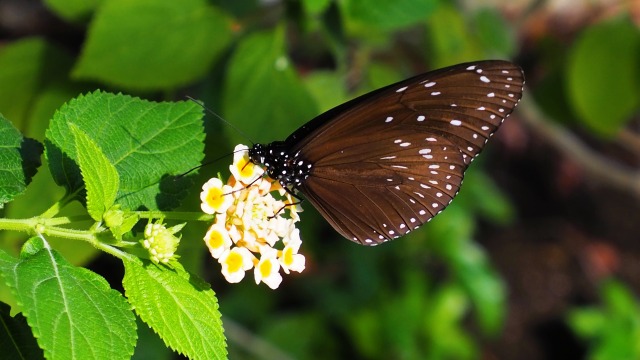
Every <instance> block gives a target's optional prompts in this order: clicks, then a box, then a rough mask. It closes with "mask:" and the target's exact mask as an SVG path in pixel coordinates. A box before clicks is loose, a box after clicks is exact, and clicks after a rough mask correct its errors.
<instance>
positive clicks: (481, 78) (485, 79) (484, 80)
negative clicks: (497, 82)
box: [480, 75, 490, 83]
mask: <svg viewBox="0 0 640 360" xmlns="http://www.w3.org/2000/svg"><path fill="white" fill-rule="evenodd" d="M480 81H482V82H483V83H488V82H490V81H489V78H488V77H486V76H484V75H482V76H480Z"/></svg>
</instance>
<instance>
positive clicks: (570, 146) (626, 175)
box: [519, 98, 640, 198]
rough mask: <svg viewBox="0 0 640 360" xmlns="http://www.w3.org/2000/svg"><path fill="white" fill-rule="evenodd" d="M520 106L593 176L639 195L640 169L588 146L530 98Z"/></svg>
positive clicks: (530, 121)
mask: <svg viewBox="0 0 640 360" xmlns="http://www.w3.org/2000/svg"><path fill="white" fill-rule="evenodd" d="M520 105H521V106H520V107H519V114H520V115H521V117H522V120H523V121H524V122H525V123H526V124H527V125H528V126H529V128H530V129H531V131H533V132H534V133H536V134H538V135H540V136H541V137H543V138H544V139H546V140H547V141H549V142H550V143H551V144H552V145H553V146H555V147H556V148H557V149H558V150H560V151H561V152H562V153H564V154H566V155H567V156H570V157H571V158H572V159H573V160H574V161H576V162H577V163H578V164H580V165H581V166H582V168H583V169H584V170H585V171H586V172H587V173H589V174H590V175H591V176H592V177H593V178H594V179H597V180H599V181H601V182H603V183H607V184H610V185H613V186H616V187H617V188H620V189H623V190H625V191H628V192H630V193H632V194H633V195H635V196H636V197H638V198H640V169H634V168H630V167H627V166H625V165H624V164H620V163H618V162H616V161H615V160H614V159H611V158H607V157H604V156H603V155H601V154H599V153H597V152H595V151H593V150H591V149H590V148H588V147H587V146H586V145H585V144H584V143H583V142H582V141H581V140H580V139H579V138H578V137H577V136H576V135H574V134H573V133H571V132H570V131H569V130H567V129H565V128H563V127H561V126H559V125H556V124H555V123H553V122H552V121H550V120H548V119H546V117H545V115H544V114H543V113H542V111H540V109H539V108H538V107H537V104H536V103H535V102H534V101H533V100H531V99H530V98H529V99H527V100H523V101H522V104H520Z"/></svg>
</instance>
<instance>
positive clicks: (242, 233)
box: [200, 145, 305, 289]
mask: <svg viewBox="0 0 640 360" xmlns="http://www.w3.org/2000/svg"><path fill="white" fill-rule="evenodd" d="M230 170H231V176H230V178H229V181H228V182H227V184H223V183H222V181H221V180H220V179H217V178H213V179H210V180H209V181H207V182H206V183H205V184H204V185H203V186H202V192H201V193H200V200H201V201H202V204H201V207H202V211H204V212H205V213H207V214H216V218H215V221H214V223H213V225H211V227H210V228H209V230H208V231H207V234H206V235H205V237H204V241H205V243H206V244H207V247H208V248H209V251H210V252H211V256H213V257H214V258H216V259H218V262H219V263H220V264H221V265H222V274H223V275H224V277H225V278H226V279H227V281H229V282H230V283H237V282H240V281H241V280H242V279H243V278H244V276H245V272H246V271H249V270H251V269H252V268H253V269H254V270H253V274H254V278H255V281H256V284H259V283H260V282H264V283H265V284H267V285H268V286H269V287H270V288H272V289H275V288H277V287H278V286H279V285H280V283H281V282H282V276H281V275H280V269H281V268H282V270H283V271H284V272H285V273H287V274H288V273H289V271H297V272H302V270H304V267H305V258H304V256H303V255H302V254H298V250H299V249H300V245H301V244H302V240H300V232H299V230H298V229H297V228H296V227H295V223H296V222H298V221H299V220H300V218H299V216H298V212H299V211H301V209H300V207H299V205H293V204H295V203H296V202H297V201H296V199H294V198H292V197H291V196H290V194H289V193H287V192H286V191H285V190H284V189H283V188H282V187H281V186H280V184H279V183H278V182H277V181H274V180H272V179H269V178H266V177H263V173H264V170H263V169H262V168H261V167H259V166H257V165H255V164H253V163H252V162H251V161H250V160H249V152H248V147H247V146H245V145H238V146H236V148H235V155H234V157H233V164H232V165H231V166H230ZM274 194H278V196H277V197H274ZM284 215H287V216H286V217H285V216H284ZM279 242H281V243H282V244H281V245H279V244H278V243H279ZM278 248H280V249H278Z"/></svg>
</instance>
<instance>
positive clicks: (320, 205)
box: [249, 60, 524, 245]
mask: <svg viewBox="0 0 640 360" xmlns="http://www.w3.org/2000/svg"><path fill="white" fill-rule="evenodd" d="M523 85H524V74H523V72H522V69H521V68H520V67H518V66H517V65H515V64H513V63H511V62H508V61H502V60H487V61H477V62H470V63H464V64H458V65H454V66H450V67H446V68H443V69H439V70H435V71H431V72H427V73H424V74H422V75H418V76H415V77H412V78H410V79H407V80H404V81H400V82H398V83H395V84H392V85H389V86H386V87H383V88H381V89H378V90H375V91H373V92H370V93H368V94H365V95H362V96H360V97H357V98H355V99H353V100H351V101H348V102H346V103H344V104H342V105H340V106H337V107H335V108H333V109H331V110H329V111H327V112H325V113H323V114H321V115H319V116H317V117H316V118H314V119H312V120H311V121H309V122H308V123H306V124H305V125H303V126H302V127H300V128H299V129H298V130H296V131H295V132H294V133H293V134H291V135H290V136H289V137H287V138H286V140H284V141H274V142H272V143H269V144H255V145H253V146H252V148H251V149H249V158H250V160H251V162H253V163H254V164H260V165H264V166H265V167H266V172H267V174H268V175H269V176H270V177H271V178H273V179H275V180H277V181H279V183H280V184H281V185H282V187H283V188H285V189H287V190H288V191H290V192H291V193H293V194H294V195H296V196H299V194H302V195H303V196H304V198H305V199H306V200H308V201H309V202H310V203H311V204H312V205H313V206H314V207H315V208H316V209H318V211H319V212H320V214H322V216H323V217H324V218H325V219H326V220H327V221H328V222H329V224H331V226H333V228H334V229H335V230H336V231H337V232H338V233H340V234H341V235H343V236H344V237H345V238H347V239H349V240H351V241H354V242H356V243H359V244H362V245H377V244H380V243H383V242H386V241H389V240H391V239H395V238H398V237H400V236H403V235H406V234H408V233H409V232H411V231H412V230H415V229H417V228H418V227H420V226H421V225H422V224H424V223H426V222H427V221H429V220H431V219H432V218H433V217H434V216H436V215H437V214H439V213H440V212H442V210H443V209H444V208H445V207H447V205H449V204H450V203H451V201H452V200H453V198H454V197H455V196H456V194H457V193H458V191H459V190H460V186H461V184H462V179H463V177H464V173H465V170H466V169H467V167H468V166H469V164H470V163H471V161H473V159H474V158H475V157H476V156H477V155H478V154H479V153H480V152H481V151H482V149H483V148H484V146H485V144H486V142H487V140H489V138H490V137H491V136H492V135H493V134H494V133H495V132H496V130H498V128H499V127H500V125H501V124H502V122H503V121H504V119H506V118H507V117H508V116H509V114H511V112H512V111H513V110H514V108H515V107H516V105H517V104H518V102H519V101H520V99H521V97H522V92H523Z"/></svg>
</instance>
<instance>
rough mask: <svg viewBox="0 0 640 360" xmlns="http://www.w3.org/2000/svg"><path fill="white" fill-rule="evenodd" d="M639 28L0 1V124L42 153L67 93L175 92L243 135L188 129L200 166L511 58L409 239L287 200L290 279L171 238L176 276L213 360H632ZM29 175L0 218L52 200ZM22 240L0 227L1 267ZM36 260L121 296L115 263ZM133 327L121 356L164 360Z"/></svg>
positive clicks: (639, 279)
mask: <svg viewBox="0 0 640 360" xmlns="http://www.w3.org/2000/svg"><path fill="white" fill-rule="evenodd" d="M639 25H640V6H638V4H637V3H635V2H625V1H604V0H601V1H574V2H561V1H524V0H520V1H506V0H503V1H501V0H495V1H480V2H472V1H446V0H395V1H389V2H384V1H377V0H336V1H332V0H306V1H293V0H288V1H287V0H284V1H278V0H269V1H267V0H263V1H253V0H247V1H235V0H211V1H205V0H182V1H172V0H76V1H68V0H46V1H32V0H2V1H0V113H2V114H3V115H4V116H5V117H6V118H7V119H9V120H10V121H12V122H13V123H14V124H15V125H16V127H18V128H19V129H20V130H21V131H22V132H23V133H24V134H25V135H27V136H29V137H32V138H35V139H37V140H39V141H43V139H44V130H45V129H46V128H47V126H48V121H49V119H50V118H51V117H52V115H53V113H54V111H55V109H57V108H58V107H60V106H61V105H62V104H63V103H64V102H65V101H67V100H69V99H71V98H72V97H75V96H77V95H78V94H80V93H84V92H88V91H92V90H95V89H104V90H107V91H111V92H124V93H128V94H132V95H135V96H139V97H142V98H146V99H151V100H157V101H161V100H167V101H173V100H184V96H185V95H189V96H192V97H194V98H198V99H200V100H202V101H204V103H205V104H206V105H207V106H208V107H209V108H211V109H212V110H213V111H215V112H216V113H217V114H219V115H220V116H222V117H223V118H224V119H226V120H227V121H229V122H230V123H232V124H234V126H236V127H237V128H239V129H241V131H242V132H244V133H246V135H247V136H248V137H249V139H250V140H249V139H247V138H245V137H243V135H241V134H239V133H238V132H237V131H235V130H234V129H233V128H231V127H229V126H227V125H225V124H224V123H222V122H221V121H219V120H218V119H216V118H215V117H214V116H208V117H207V118H206V119H205V127H206V130H207V134H208V135H207V148H206V153H207V160H213V159H217V158H218V157H220V156H222V155H225V154H228V153H229V152H231V151H232V149H233V147H234V145H235V144H237V143H239V142H242V143H245V144H249V142H250V141H253V142H270V141H273V140H281V139H284V138H285V137H286V136H287V135H288V134H290V133H291V132H292V131H293V130H295V129H296V128H297V127H298V126H300V125H302V124H304V123H305V122H307V121H308V120H309V119H311V118H313V117H314V116H315V115H317V114H319V113H320V112H322V111H325V110H328V109H330V108H331V107H333V106H336V105H339V104H340V103H342V102H344V101H346V100H348V99H350V98H352V97H354V96H356V95H359V94H361V93H364V92H367V91H370V90H373V89H376V88H378V87H381V86H383V85H387V84H389V83H392V82H395V81H399V80H402V79H404V78H407V77H410V76H412V75H415V74H417V73H420V72H424V71H428V70H432V69H435V68H438V67H443V66H447V65H452V64H455V63H460V62H465V61H472V60H478V59H492V58H501V59H511V60H512V61H514V62H516V63H518V64H520V65H521V66H522V67H523V68H524V71H525V75H526V78H527V84H526V86H527V88H526V90H525V94H524V99H523V101H522V103H521V105H520V106H519V107H518V108H517V109H516V112H515V113H514V114H513V115H512V116H511V117H510V118H509V120H508V121H507V122H506V123H505V124H504V126H503V127H502V129H501V130H500V131H499V132H498V133H497V134H496V136H494V140H492V141H491V142H490V144H489V145H488V146H487V150H486V151H485V152H483V155H482V156H480V157H479V158H478V160H477V161H475V162H474V165H473V166H472V167H471V169H470V170H469V171H468V173H467V177H466V178H465V183H464V186H463V187H462V190H461V192H460V194H459V196H458V197H457V198H456V200H455V201H454V202H453V203H452V205H451V206H450V207H449V208H448V209H447V210H446V211H445V212H444V213H442V214H441V215H440V216H438V217H437V218H436V219H435V220H434V221H432V222H431V223H429V224H428V225H427V226H424V227H423V228H422V229H421V230H420V231H416V232H414V233H412V234H411V235H410V236H407V237H405V238H402V239H399V240H397V241H393V242H391V243H388V244H385V245H383V246H379V247H377V248H365V247H362V246H359V245H355V244H353V243H351V242H349V241H345V240H344V239H342V238H341V237H340V236H339V235H338V234H337V233H335V232H334V231H333V230H332V229H331V228H330V227H329V225H328V224H327V223H325V222H324V220H323V219H322V218H321V217H320V216H319V215H318V214H317V212H316V211H315V210H314V209H313V208H312V207H311V206H310V205H309V204H307V206H306V207H305V212H304V213H303V214H302V223H301V228H302V238H303V241H304V244H303V247H302V249H301V252H302V253H304V254H305V256H306V258H307V269H306V270H305V271H304V272H303V273H302V274H296V275H289V276H286V277H285V281H284V283H283V284H282V285H281V286H280V288H279V289H278V290H276V291H272V290H270V289H268V288H267V287H266V286H262V285H261V286H256V285H255V284H253V283H252V281H251V279H246V280H245V281H244V282H243V283H242V284H234V285H230V284H227V283H226V282H225V280H224V278H223V277H222V275H221V274H220V269H219V265H218V264H217V263H216V261H215V260H213V259H211V258H210V257H209V256H208V253H207V251H206V249H205V247H204V244H203V243H202V240H201V239H202V236H203V235H204V232H205V227H204V226H202V227H201V228H197V227H195V226H191V227H189V229H188V231H187V232H186V233H185V234H184V235H183V238H182V239H183V240H182V244H181V248H180V250H179V252H180V254H181V256H182V258H181V262H182V263H183V264H184V265H185V266H186V267H187V268H188V269H190V270H191V271H194V272H196V273H198V274H200V275H201V276H203V277H204V278H205V279H206V280H207V281H209V282H210V283H211V284H212V288H213V289H214V290H215V291H216V293H217V294H218V296H219V299H220V307H221V311H222V313H223V315H224V318H223V321H224V325H225V330H226V335H227V337H228V345H229V353H230V356H229V357H230V358H232V359H254V358H255V359H326V358H334V359H335V358H361V359H478V358H486V359H582V358H594V359H623V358H624V359H637V358H640V307H639V303H638V300H637V296H636V294H637V293H638V292H639V291H640V265H639V264H640V235H638V234H640V170H639V168H640V116H639V115H640V111H639V101H640V29H639ZM230 162H231V156H228V157H226V158H224V159H223V160H220V161H217V162H215V163H214V164H213V165H209V166H206V167H204V168H203V169H201V170H200V173H201V176H202V182H204V181H206V179H207V178H209V177H211V176H214V175H215V174H217V172H219V171H220V172H222V173H223V174H226V173H227V166H228V164H229V163H230ZM46 169H47V168H46V165H45V166H43V167H42V168H41V170H42V171H40V172H39V173H38V175H37V176H36V177H35V179H34V181H33V183H32V184H31V185H30V187H29V188H28V190H27V192H26V194H24V195H22V196H21V197H19V198H18V199H17V200H16V202H15V203H12V204H9V206H7V207H6V208H5V209H3V210H2V216H4V217H15V218H19V217H31V216H34V215H36V214H39V213H41V212H42V211H44V210H45V209H46V208H47V207H48V206H49V205H50V204H51V203H53V202H54V201H55V200H57V199H58V198H60V197H61V196H62V194H63V190H62V189H61V188H58V187H57V186H56V185H55V184H54V183H53V180H52V179H51V176H50V175H49V174H48V171H46ZM198 193H199V187H196V188H194V189H193V190H192V192H191V196H190V198H189V199H188V200H187V201H185V203H184V204H183V206H182V210H185V211H197V209H198V208H199V205H198V200H199V199H198ZM67 211H68V212H69V213H73V212H74V211H77V208H76V209H74V208H73V207H71V208H70V209H67ZM24 240H26V235H23V234H16V233H0V247H2V248H3V249H6V250H9V251H11V252H13V253H17V251H18V249H19V248H20V245H21V244H22V242H23V241H24ZM54 246H55V247H56V249H58V250H60V251H61V252H62V253H63V254H64V255H65V257H67V259H69V260H70V261H72V262H73V263H75V264H79V265H84V266H88V267H89V268H91V269H93V270H95V271H97V272H98V273H100V274H101V275H103V276H105V277H107V278H108V279H109V281H110V282H111V284H112V286H113V287H114V288H117V289H118V288H119V287H120V286H121V285H120V284H119V283H120V281H121V277H122V271H123V270H122V265H121V263H119V262H118V261H116V260H115V259H113V258H110V257H108V256H107V255H100V254H98V253H96V252H95V250H94V249H92V248H90V247H89V246H78V244H77V243H71V244H69V243H63V242H58V243H54ZM2 291H5V288H4V287H0V294H1V293H2ZM139 328H140V330H139V331H140V340H139V344H138V348H137V351H136V355H135V358H137V359H172V358H176V355H175V354H173V353H172V352H170V351H168V350H166V349H165V348H164V346H163V344H162V343H161V342H160V340H158V339H157V338H156V337H155V335H154V334H152V333H151V332H150V331H149V330H147V327H146V326H145V325H144V324H142V323H141V324H140V326H139Z"/></svg>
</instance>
